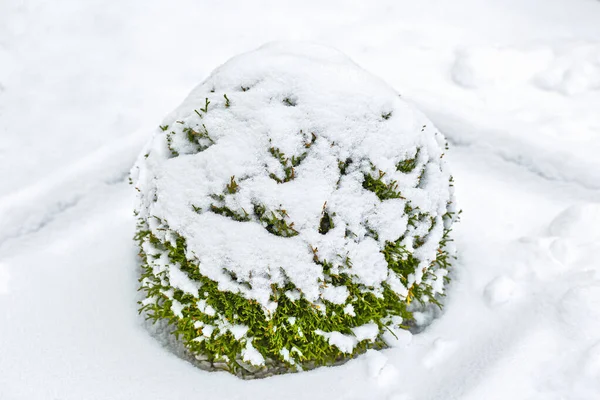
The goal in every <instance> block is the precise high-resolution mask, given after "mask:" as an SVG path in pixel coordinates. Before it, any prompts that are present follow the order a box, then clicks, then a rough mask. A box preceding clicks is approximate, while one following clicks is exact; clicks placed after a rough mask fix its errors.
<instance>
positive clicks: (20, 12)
mask: <svg viewBox="0 0 600 400" xmlns="http://www.w3.org/2000/svg"><path fill="white" fill-rule="evenodd" d="M273 39H308V40H315V41H319V42H322V43H325V44H329V45H332V46H334V47H337V48H339V49H340V50H342V51H344V52H345V53H347V54H348V55H349V56H350V57H352V58H353V59H355V60H356V61H357V62H358V63H359V64H360V65H362V66H363V67H365V68H366V69H367V70H370V71H371V72H373V73H375V74H376V75H379V76H381V77H382V78H383V79H384V80H386V81H387V82H388V83H390V84H391V85H393V86H394V87H395V88H397V89H398V90H399V91H400V92H401V93H402V94H403V97H404V98H405V99H407V100H409V101H411V102H413V103H415V104H416V105H417V106H418V107H419V108H421V109H422V110H423V111H425V112H426V113H427V114H428V116H429V117H430V118H431V119H432V120H433V121H434V123H436V125H437V126H438V127H439V128H440V129H441V130H442V132H443V133H444V134H445V135H446V136H447V137H448V138H449V139H450V140H451V142H452V143H453V147H452V150H451V152H450V154H449V162H450V163H451V166H452V167H453V170H454V175H455V178H456V195H457V198H458V200H459V202H460V206H461V208H462V209H463V210H464V212H463V217H462V222H461V224H460V225H459V227H458V228H457V230H456V239H457V246H458V249H459V251H460V257H461V260H460V263H459V264H458V265H457V266H456V277H455V279H454V283H453V285H452V286H451V287H450V288H449V296H448V298H447V302H446V303H447V304H446V307H445V313H444V314H443V315H442V316H441V317H440V318H439V319H437V320H436V321H434V323H433V324H432V325H431V326H429V327H428V328H427V329H426V330H425V331H424V332H422V333H420V334H418V335H415V336H413V337H411V336H410V335H409V334H407V335H405V337H403V338H401V339H402V342H401V343H399V346H398V347H396V348H394V349H389V350H385V351H381V352H375V351H372V352H369V353H368V354H366V355H364V356H362V357H360V358H359V359H357V360H353V361H351V362H349V363H348V364H346V365H344V366H340V367H336V368H321V369H318V370H315V371H311V372H307V373H302V374H295V375H288V376H280V377H274V378H269V379H265V380H257V381H240V380H238V379H237V378H235V377H232V376H230V375H228V374H226V373H207V372H204V371H200V370H198V369H196V368H194V367H192V366H191V365H189V364H188V363H187V362H185V361H183V360H181V359H179V358H177V357H176V356H174V355H172V354H171V353H170V352H169V351H168V350H165V349H163V348H162V347H161V346H160V345H159V344H158V343H157V342H156V341H155V340H154V339H153V338H151V337H150V336H149V335H148V334H147V331H146V330H145V329H144V327H143V326H142V322H141V321H140V319H139V317H138V316H137V312H136V308H137V306H136V304H135V299H136V292H135V289H136V285H137V282H136V271H135V262H136V259H135V257H136V249H135V247H134V245H133V243H132V241H131V236H132V235H133V227H134V219H133V215H132V206H133V198H134V194H133V190H132V189H131V187H130V186H129V185H127V184H126V179H125V177H126V173H127V171H128V169H129V168H130V166H131V164H132V163H133V161H134V158H135V156H136V155H137V152H138V151H139V149H140V148H141V146H142V144H143V143H144V142H145V141H146V139H147V137H148V134H149V133H150V132H151V131H152V129H153V128H154V127H155V125H156V124H158V123H159V122H160V120H161V119H162V117H163V116H164V115H166V114H167V113H168V112H169V111H170V110H171V109H172V108H174V107H175V106H176V105H178V104H179V103H180V102H181V101H182V100H183V98H184V97H185V95H186V94H187V93H188V92H189V90H191V88H192V87H193V86H194V85H195V84H197V83H198V82H200V81H201V80H203V79H204V78H205V77H206V75H207V74H208V73H209V72H210V71H211V70H212V69H213V68H214V67H215V66H217V65H219V64H220V63H222V62H224V61H225V60H226V59H228V58H229V57H230V56H232V55H234V54H237V53H239V52H242V51H247V50H249V49H252V48H255V47H258V46H259V45H261V44H262V43H264V42H266V41H269V40H273ZM599 110H600V2H599V1H596V0H504V1H501V0H496V1H477V0H455V1H453V2H442V1H439V0H420V1H398V0H395V1H386V2H384V1H377V2H376V1H369V2H347V1H342V0H339V1H331V2H327V3H326V2H322V1H302V2H293V3H290V4H285V2H273V3H271V2H267V1H264V2H242V1H239V2H236V3H235V4H231V3H230V2H219V4H216V2H208V1H204V2H200V1H192V0H180V1H171V2H160V1H154V0H152V1H133V0H128V1H120V2H110V3H109V2H103V1H99V0H91V1H85V2H82V1H76V0H59V1H54V2H48V1H43V0H26V1H16V0H15V1H2V2H0V183H1V184H0V399H2V400H4V399H8V400H13V399H27V400H29V399H78V400H79V399H128V400H129V399H145V400H150V399H180V398H181V399H183V398H186V399H189V398H211V399H282V398H290V399H329V400H331V399H351V400H358V399H369V400H370V399H385V400H400V399H403V400H421V399H425V400H429V399H441V400H447V399H473V400H481V399H486V400H488V399H524V400H525V399H526V400H538V399H539V400H542V399H543V400H546V399H549V400H554V399H557V400H558V399H598V398H600V257H599V256H598V252H599V251H600V157H599V156H598V153H599V152H600V111H599ZM567 209H568V211H566V213H565V210H567Z"/></svg>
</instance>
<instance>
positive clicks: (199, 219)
mask: <svg viewBox="0 0 600 400" xmlns="http://www.w3.org/2000/svg"><path fill="white" fill-rule="evenodd" d="M445 149H446V142H445V139H444V138H443V137H442V135H441V134H440V133H439V132H437V130H436V129H435V128H434V127H433V126H432V125H431V123H429V122H428V121H427V119H426V118H425V117H424V116H423V115H422V114H420V113H419V112H418V111H416V110H414V109H413V108H411V107H410V106H408V105H407V104H406V103H405V102H403V101H402V100H401V98H400V97H399V96H398V94H397V93H396V92H394V90H393V89H391V88H389V87H388V86H387V85H385V84H383V83H382V82H381V81H380V80H379V79H377V78H374V77H373V76H371V75H370V74H368V73H367V72H365V71H364V70H362V69H361V68H359V67H358V66H356V65H355V64H354V63H352V62H351V61H350V60H348V59H347V58H346V57H345V56H343V55H342V54H340V53H339V52H337V51H334V50H331V49H329V48H325V47H321V46H317V45H306V44H302V45H301V44H282V43H278V44H271V45H267V46H263V47H261V48H260V49H258V50H256V51H253V52H250V53H247V54H244V55H241V56H238V57H235V58H233V59H232V60H230V61H229V62H227V63H226V64H224V65H223V66H221V67H219V68H218V69H216V70H215V71H214V72H213V73H212V75H211V76H210V77H209V78H208V79H207V80H206V81H205V82H204V83H202V84H201V85H199V86H198V87H197V88H196V89H194V91H193V92H192V93H191V94H190V95H189V97H188V98H187V99H186V101H185V102H184V103H183V104H182V105H181V106H180V107H179V108H178V109H177V110H175V111H174V112H173V113H172V114H171V115H170V116H169V117H167V118H166V119H165V120H164V122H163V123H162V124H161V125H160V127H159V128H158V129H157V130H156V132H155V133H154V135H153V137H152V139H151V140H150V142H149V144H148V145H147V146H146V148H145V149H144V151H143V152H142V154H141V156H140V157H139V159H138V161H137V163H136V165H135V166H134V168H133V170H132V181H131V182H132V184H134V185H135V188H136V190H137V191H138V206H137V209H136V211H135V214H136V216H137V218H138V225H137V234H136V236H135V239H136V241H137V243H138V245H139V248H140V257H141V260H142V263H141V265H142V268H141V271H142V273H141V277H140V289H141V291H142V293H143V296H144V298H143V299H142V300H141V301H140V312H141V313H143V315H144V316H145V317H146V318H147V319H149V320H152V321H154V322H165V323H168V324H170V326H172V332H173V335H175V336H176V337H177V338H178V339H179V340H180V341H181V343H183V344H184V346H185V348H186V349H187V350H188V351H189V353H190V354H191V355H193V356H194V359H195V360H196V363H197V365H198V366H200V367H201V368H205V369H209V370H226V371H229V372H231V373H234V374H236V375H238V376H240V377H264V376H269V375H272V374H279V373H285V372H291V371H300V370H306V369H310V368H314V367H316V366H320V365H334V364H338V363H341V362H343V361H345V360H347V359H349V358H351V357H353V356H355V355H357V354H360V353H362V352H364V351H365V350H366V349H369V348H375V349H377V348H383V347H386V346H389V345H391V344H393V342H394V338H395V337H396V336H397V334H398V333H399V332H400V330H401V329H406V328H407V327H408V326H409V325H410V324H411V323H412V313H413V312H414V311H415V310H419V309H422V308H424V307H428V306H429V305H431V304H434V305H438V306H441V304H440V299H441V297H442V296H443V293H444V283H445V282H446V281H447V280H448V277H447V274H448V272H449V269H450V261H451V259H453V258H454V255H453V254H454V252H453V249H452V246H451V243H450V242H451V239H450V238H449V233H450V230H451V227H452V224H453V222H454V221H455V220H456V212H455V206H454V198H453V183H452V177H451V175H450V174H449V172H448V169H447V166H446V163H445V161H444V157H443V156H444V151H445Z"/></svg>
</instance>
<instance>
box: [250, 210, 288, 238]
mask: <svg viewBox="0 0 600 400" xmlns="http://www.w3.org/2000/svg"><path fill="white" fill-rule="evenodd" d="M254 215H256V216H257V217H258V220H259V221H260V222H262V223H263V226H264V227H265V229H266V230H267V231H268V232H270V233H272V234H273V235H277V236H282V237H292V236H296V235H297V234H298V231H297V230H295V229H294V223H293V222H288V221H286V220H287V219H289V216H288V214H287V211H286V210H284V209H277V210H275V211H268V210H267V208H266V207H265V206H263V205H260V204H255V205H254Z"/></svg>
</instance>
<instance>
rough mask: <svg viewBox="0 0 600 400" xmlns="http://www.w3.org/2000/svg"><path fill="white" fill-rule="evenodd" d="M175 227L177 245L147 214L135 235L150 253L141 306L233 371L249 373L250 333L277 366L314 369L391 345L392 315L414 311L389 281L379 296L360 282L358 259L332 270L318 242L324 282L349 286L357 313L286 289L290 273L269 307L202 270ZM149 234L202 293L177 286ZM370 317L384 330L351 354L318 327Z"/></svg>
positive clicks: (342, 326)
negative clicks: (238, 331) (242, 330)
mask: <svg viewBox="0 0 600 400" xmlns="http://www.w3.org/2000/svg"><path fill="white" fill-rule="evenodd" d="M169 232H170V234H171V235H173V236H174V237H176V240H175V244H174V245H173V244H172V243H171V242H168V241H161V240H160V239H158V238H157V237H156V236H155V235H154V234H153V233H151V232H150V230H149V229H148V227H147V225H146V224H145V222H143V221H141V220H140V223H139V225H138V232H137V234H136V236H135V239H136V240H137V241H138V243H139V245H140V256H141V258H142V260H143V264H142V271H143V272H142V275H141V278H140V283H141V287H140V290H142V291H144V292H145V294H146V299H147V300H144V301H142V302H140V313H142V312H143V313H144V314H145V315H146V318H147V319H150V320H152V321H153V322H157V321H159V320H164V321H167V322H168V323H169V325H171V326H173V328H174V330H173V333H174V334H175V335H176V336H177V337H178V338H179V339H180V340H181V341H182V342H183V343H184V344H185V346H186V347H187V348H188V349H189V351H190V352H191V353H192V354H195V355H202V356H203V357H204V358H205V359H207V360H208V361H209V362H211V363H212V364H213V365H216V363H219V365H221V366H222V368H223V369H226V370H228V371H230V372H232V373H238V374H242V375H243V374H246V373H247V372H246V370H245V369H244V367H243V364H244V363H243V362H241V352H242V349H243V348H244V347H245V340H252V343H253V346H254V347H255V348H256V349H257V350H258V351H259V352H260V353H261V354H262V355H263V357H264V358H265V359H266V360H267V366H270V367H271V368H274V367H275V366H279V367H283V369H280V371H293V370H299V369H310V368H314V367H316V366H319V365H330V364H332V363H335V362H337V361H340V360H342V359H345V358H348V357H352V356H355V355H357V354H360V353H362V352H364V351H366V350H367V349H368V348H382V347H385V344H384V342H383V340H382V339H381V335H382V334H383V332H384V331H385V330H386V329H389V328H387V327H388V326H390V318H389V317H391V316H400V317H402V318H403V319H404V320H410V319H411V313H410V312H408V311H407V309H406V302H404V301H403V300H402V299H401V298H399V297H398V295H397V294H395V293H394V292H393V291H392V290H391V289H390V288H389V287H387V286H385V285H384V290H383V295H382V296H377V295H375V294H374V293H373V292H371V291H369V290H368V289H369V288H366V287H364V286H362V285H359V284H356V283H355V282H354V280H353V278H352V275H351V274H350V272H349V271H351V267H352V265H351V262H350V260H349V259H347V258H346V259H345V264H346V266H347V268H346V272H338V273H332V267H331V264H329V263H328V262H327V261H326V260H319V258H318V252H317V249H313V254H314V259H315V261H316V262H317V263H318V264H319V265H321V266H322V267H323V272H324V277H325V278H324V280H323V282H322V283H321V284H322V285H324V286H326V285H334V286H342V285H343V286H345V287H346V288H347V289H348V291H349V293H350V297H349V299H350V300H349V304H352V306H353V308H354V315H350V314H348V313H346V312H344V307H345V305H339V304H333V303H330V302H328V301H323V303H324V306H325V308H324V310H325V311H323V310H322V309H319V308H318V307H316V306H315V305H314V304H312V303H310V302H308V301H307V300H306V299H304V298H303V297H300V298H299V299H296V300H294V299H292V298H291V297H289V296H288V295H286V292H288V291H295V290H297V288H295V287H294V285H293V284H292V283H291V282H289V281H288V282H286V283H285V284H284V285H283V286H278V285H273V286H272V289H273V293H272V296H271V298H272V300H273V301H276V302H277V303H278V306H277V309H276V311H275V313H273V314H270V313H268V312H265V310H264V309H262V307H261V306H260V305H259V304H258V303H257V302H256V301H255V300H252V299H246V298H244V297H243V296H241V295H240V294H238V293H232V292H227V291H221V290H219V288H218V284H217V282H215V281H213V280H211V279H209V278H207V277H205V276H204V275H202V273H201V266H200V265H199V264H198V263H197V262H193V261H190V260H188V259H187V257H186V243H185V239H184V238H183V237H181V236H179V235H177V234H176V233H175V232H172V231H169ZM144 242H148V243H150V244H151V245H152V246H153V247H154V248H155V249H157V250H159V251H161V252H164V253H166V254H168V258H169V260H170V261H171V263H172V265H177V266H178V267H179V268H180V269H181V271H183V272H184V273H185V274H187V276H188V277H189V278H190V279H191V280H193V281H195V282H198V283H199V285H200V289H199V291H198V293H194V294H190V293H184V292H182V291H181V290H179V289H174V290H173V288H172V287H171V286H170V284H169V279H168V275H167V274H166V273H165V271H163V272H159V273H155V271H154V269H153V267H152V259H153V258H152V257H153V256H151V255H148V254H145V253H144V251H143V249H142V244H143V243H144ZM239 283H243V282H239ZM198 300H203V301H205V302H206V304H207V305H209V306H210V307H212V308H213V309H214V310H215V311H216V313H215V314H214V315H209V314H207V313H206V312H203V311H201V310H200V309H199V307H198V306H197V304H198ZM175 301H176V302H178V303H180V304H181V305H182V306H183V308H182V309H181V317H179V316H177V315H176V314H175V313H174V312H173V308H172V306H173V304H174V302H175ZM290 317H292V318H290ZM223 320H224V321H226V322H227V323H229V324H235V325H244V326H246V327H248V332H247V335H246V337H247V338H252V339H241V340H236V339H235V337H234V336H233V335H232V334H231V333H230V332H229V331H227V330H226V329H224V330H220V328H219V326H222V325H219V321H223ZM371 322H375V323H376V324H377V325H378V326H379V327H380V335H379V337H378V338H377V340H375V341H374V342H369V341H368V340H364V341H362V342H360V343H359V344H358V345H357V346H356V347H355V348H354V351H353V353H352V354H344V353H342V352H341V351H340V350H339V349H338V348H337V347H335V346H332V345H330V344H329V343H328V342H327V340H326V339H325V338H324V337H323V336H321V335H319V334H317V333H316V331H319V330H321V331H325V332H333V331H337V332H341V333H344V334H348V335H351V334H352V330H351V328H353V327H357V326H361V325H364V324H367V323H371ZM207 326H211V327H214V330H213V331H212V332H211V334H210V335H206V336H208V337H206V336H204V335H203V329H208V328H206V327H207ZM206 332H209V331H208V330H207V331H206ZM282 349H286V350H288V351H291V355H292V357H293V359H294V360H295V361H286V360H285V359H284V357H283V355H282V354H281V353H280V351H281V350H282ZM293 349H295V350H293ZM296 350H297V351H296ZM263 368H266V367H263Z"/></svg>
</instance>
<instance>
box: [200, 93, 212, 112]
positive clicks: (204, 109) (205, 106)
mask: <svg viewBox="0 0 600 400" xmlns="http://www.w3.org/2000/svg"><path fill="white" fill-rule="evenodd" d="M209 104H210V101H209V100H208V97H207V98H206V100H205V101H204V107H202V108H201V109H200V111H202V112H203V113H205V114H206V113H207V112H208V105H209Z"/></svg>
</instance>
